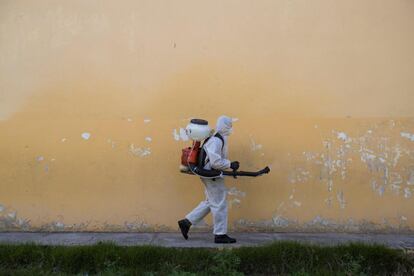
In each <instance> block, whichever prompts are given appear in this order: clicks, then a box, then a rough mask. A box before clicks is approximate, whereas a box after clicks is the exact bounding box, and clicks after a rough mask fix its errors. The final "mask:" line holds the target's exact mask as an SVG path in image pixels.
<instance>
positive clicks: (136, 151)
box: [129, 144, 151, 157]
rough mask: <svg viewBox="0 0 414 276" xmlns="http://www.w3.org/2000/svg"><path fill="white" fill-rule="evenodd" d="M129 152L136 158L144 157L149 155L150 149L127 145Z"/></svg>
mask: <svg viewBox="0 0 414 276" xmlns="http://www.w3.org/2000/svg"><path fill="white" fill-rule="evenodd" d="M129 152H130V153H131V154H133V155H135V156H138V157H145V156H148V155H150V154H151V149H150V148H140V147H135V145H134V144H131V145H129Z"/></svg>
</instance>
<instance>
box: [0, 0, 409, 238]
mask: <svg viewBox="0 0 414 276" xmlns="http://www.w3.org/2000/svg"><path fill="white" fill-rule="evenodd" d="M413 49H414V2H413V1H411V0H394V1H390V0H381V1H380V0H364V1H359V0H351V1H350V0H346V1H345V0H343V1H330V0H315V1H307V0H280V1H253V0H252V1H240V0H237V1H192V0H191V1H190V0H188V1H153V0H151V1H132V0H131V1H81V0H79V1H63V0H62V1H55V0H54V1H52V0H51V1H46V0H43V1H29V0H27V1H12V0H9V1H8V0H2V1H0V230H3V231H5V230H13V229H21V230H38V229H41V230H45V231H50V230H67V231H72V230H80V231H83V230H88V231H89V230H90V231H159V230H165V231H170V230H172V231H176V221H177V219H179V218H181V217H183V216H184V215H185V214H186V212H188V211H190V210H191V209H192V208H193V207H194V206H195V205H196V204H197V203H198V202H199V201H200V200H201V199H202V198H203V191H202V185H201V183H200V181H199V180H198V179H197V178H196V177H191V176H188V175H182V174H180V173H179V172H178V165H179V159H180V152H181V148H183V147H185V146H187V145H189V142H188V141H182V139H181V138H182V137H180V128H182V127H185V125H186V123H187V121H188V118H190V117H200V118H204V119H207V120H209V121H210V122H212V123H214V122H215V119H216V118H217V116H219V115H221V114H226V115H229V116H232V117H234V118H237V119H238V120H237V122H235V123H234V135H233V136H232V137H231V140H230V143H231V145H230V155H231V158H232V159H233V160H239V161H240V162H241V164H242V169H244V170H255V169H258V168H261V167H263V166H265V165H271V167H272V172H271V174H270V175H267V176H264V177H261V178H257V179H247V178H243V179H242V178H240V179H238V180H237V181H235V180H233V179H228V181H227V185H228V188H229V204H230V225H231V227H232V229H233V230H234V229H237V230H263V229H266V230H269V229H270V230H275V231H276V230H283V231H298V230H299V231H332V230H333V231H383V232H386V231H412V230H413V229H414V195H413V194H414V52H413ZM84 133H89V134H90V137H89V139H84V138H83V137H82V134H84ZM207 224H208V225H211V219H210V218H209V219H208V220H207ZM203 227H207V226H206V224H204V225H201V226H200V228H203Z"/></svg>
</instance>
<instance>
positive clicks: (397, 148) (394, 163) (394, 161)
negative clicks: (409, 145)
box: [392, 145, 402, 168]
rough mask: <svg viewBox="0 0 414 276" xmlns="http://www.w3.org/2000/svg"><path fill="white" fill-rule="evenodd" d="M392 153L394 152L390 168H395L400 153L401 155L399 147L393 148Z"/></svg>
mask: <svg viewBox="0 0 414 276" xmlns="http://www.w3.org/2000/svg"><path fill="white" fill-rule="evenodd" d="M394 152H395V156H394V159H393V162H392V166H393V167H394V168H395V167H396V166H397V163H398V160H399V159H400V157H401V153H402V151H401V149H400V146H399V145H397V146H396V147H395V149H394Z"/></svg>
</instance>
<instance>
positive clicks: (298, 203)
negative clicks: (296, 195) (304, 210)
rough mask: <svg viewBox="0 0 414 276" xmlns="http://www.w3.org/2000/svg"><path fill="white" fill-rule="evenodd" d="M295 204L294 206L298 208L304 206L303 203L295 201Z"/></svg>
mask: <svg viewBox="0 0 414 276" xmlns="http://www.w3.org/2000/svg"><path fill="white" fill-rule="evenodd" d="M293 204H294V205H295V206H296V207H300V206H302V203H301V202H299V201H294V202H293Z"/></svg>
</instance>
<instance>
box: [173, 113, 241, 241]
mask: <svg viewBox="0 0 414 276" xmlns="http://www.w3.org/2000/svg"><path fill="white" fill-rule="evenodd" d="M231 132H232V119H231V118H230V117H227V116H220V117H219V118H218V120H217V127H216V133H215V135H213V136H211V137H210V139H209V140H208V141H207V142H206V143H205V144H204V146H203V148H204V150H205V152H206V159H205V166H204V169H206V170H211V169H215V170H220V171H222V170H226V169H229V168H231V169H232V170H237V169H238V168H239V165H240V164H239V162H238V161H234V162H231V161H230V160H228V159H227V158H228V143H227V140H228V136H229V135H230V134H231ZM201 181H202V182H203V183H204V186H205V195H206V199H205V200H204V201H202V202H200V204H199V205H198V206H197V207H196V208H195V209H194V210H192V211H191V212H190V213H189V214H188V215H186V216H185V219H182V220H180V221H178V225H179V227H180V230H181V233H182V234H183V236H184V238H185V239H188V232H189V230H190V227H191V225H193V224H197V223H198V222H199V221H201V220H202V219H203V218H204V217H205V216H207V215H208V213H210V211H211V213H212V214H213V222H214V230H213V233H214V242H215V243H235V242H236V239H233V238H231V237H229V236H227V188H226V186H225V185H224V178H223V177H222V176H221V177H216V178H213V179H210V178H201Z"/></svg>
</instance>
